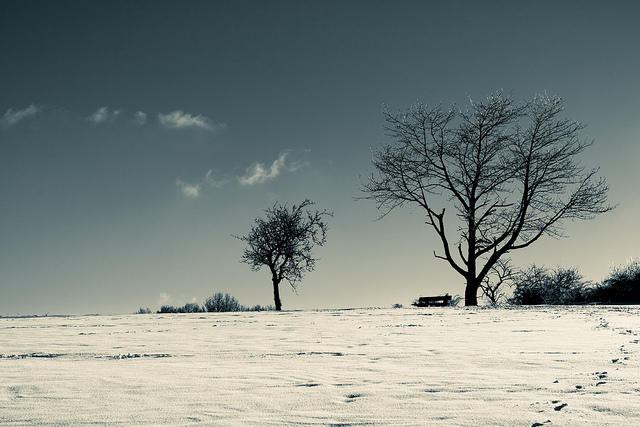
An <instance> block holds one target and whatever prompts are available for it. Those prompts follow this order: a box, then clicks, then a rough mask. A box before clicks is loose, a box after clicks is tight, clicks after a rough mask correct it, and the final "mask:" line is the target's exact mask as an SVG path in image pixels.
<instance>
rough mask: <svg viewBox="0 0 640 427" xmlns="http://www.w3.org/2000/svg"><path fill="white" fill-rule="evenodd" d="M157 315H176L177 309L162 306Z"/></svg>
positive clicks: (170, 306)
mask: <svg viewBox="0 0 640 427" xmlns="http://www.w3.org/2000/svg"><path fill="white" fill-rule="evenodd" d="M158 313H178V309H177V308H175V307H174V306H172V305H163V306H162V307H160V310H158Z"/></svg>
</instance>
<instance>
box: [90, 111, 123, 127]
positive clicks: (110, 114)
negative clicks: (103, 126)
mask: <svg viewBox="0 0 640 427" xmlns="http://www.w3.org/2000/svg"><path fill="white" fill-rule="evenodd" d="M121 113H122V110H113V111H111V110H110V109H109V107H100V108H98V109H97V110H96V112H95V113H93V114H92V115H90V116H89V117H88V119H89V121H91V122H93V123H95V124H100V123H104V122H106V121H109V122H112V121H114V120H115V119H116V118H118V116H119V115H120V114H121Z"/></svg>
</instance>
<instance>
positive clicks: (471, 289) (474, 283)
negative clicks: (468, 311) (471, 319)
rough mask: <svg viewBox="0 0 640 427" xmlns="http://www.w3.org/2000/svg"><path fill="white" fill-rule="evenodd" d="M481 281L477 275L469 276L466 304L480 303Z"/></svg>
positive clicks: (465, 294) (474, 304) (465, 293)
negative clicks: (479, 290)
mask: <svg viewBox="0 0 640 427" xmlns="http://www.w3.org/2000/svg"><path fill="white" fill-rule="evenodd" d="M479 287H480V282H479V281H478V279H477V278H475V277H469V278H467V287H466V289H465V291H464V305H466V306H477V305H478V288H479Z"/></svg>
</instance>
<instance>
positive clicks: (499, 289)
mask: <svg viewBox="0 0 640 427" xmlns="http://www.w3.org/2000/svg"><path fill="white" fill-rule="evenodd" d="M514 274H515V271H514V269H513V266H512V265H511V260H510V259H509V258H501V259H499V260H498V261H496V263H495V265H494V266H493V267H491V270H490V271H489V274H487V275H486V276H485V278H484V279H483V280H482V283H481V284H480V289H482V295H484V296H486V297H487V298H488V299H489V302H490V303H491V304H492V305H494V306H495V305H498V303H499V302H500V301H501V300H503V299H504V298H505V293H504V286H505V285H511V283H512V282H513V277H514Z"/></svg>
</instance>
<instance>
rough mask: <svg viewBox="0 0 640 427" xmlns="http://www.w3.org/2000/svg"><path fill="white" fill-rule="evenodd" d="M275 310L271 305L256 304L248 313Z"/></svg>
mask: <svg viewBox="0 0 640 427" xmlns="http://www.w3.org/2000/svg"><path fill="white" fill-rule="evenodd" d="M275 309H276V308H275V307H274V306H272V305H264V306H262V305H260V304H256V305H254V306H253V307H251V308H250V309H249V311H274V310H275Z"/></svg>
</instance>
